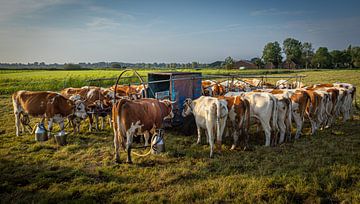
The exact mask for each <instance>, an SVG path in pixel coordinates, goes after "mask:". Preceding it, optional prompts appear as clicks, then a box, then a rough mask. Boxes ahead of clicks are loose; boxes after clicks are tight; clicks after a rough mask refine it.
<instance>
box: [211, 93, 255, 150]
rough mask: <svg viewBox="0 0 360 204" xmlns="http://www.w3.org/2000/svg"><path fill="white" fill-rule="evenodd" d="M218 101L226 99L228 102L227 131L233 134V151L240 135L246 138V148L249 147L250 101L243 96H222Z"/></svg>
mask: <svg viewBox="0 0 360 204" xmlns="http://www.w3.org/2000/svg"><path fill="white" fill-rule="evenodd" d="M217 98H218V99H224V100H226V102H227V108H228V119H227V124H228V125H227V126H228V127H229V128H228V129H227V132H228V133H232V136H233V139H234V140H233V145H232V146H231V150H234V149H235V148H236V146H237V144H238V141H239V135H240V134H242V135H243V136H244V139H245V140H244V142H245V147H244V148H246V147H247V146H248V132H249V129H250V104H249V101H247V100H246V99H244V98H242V97H241V96H229V97H225V96H220V97H217Z"/></svg>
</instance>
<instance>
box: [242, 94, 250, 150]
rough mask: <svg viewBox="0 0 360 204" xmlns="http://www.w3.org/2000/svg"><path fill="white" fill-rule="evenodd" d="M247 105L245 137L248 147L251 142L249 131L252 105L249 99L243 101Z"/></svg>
mask: <svg viewBox="0 0 360 204" xmlns="http://www.w3.org/2000/svg"><path fill="white" fill-rule="evenodd" d="M243 100H244V104H245V120H244V125H243V134H244V136H245V142H246V145H247V143H248V140H249V129H250V103H249V101H248V100H247V99H243Z"/></svg>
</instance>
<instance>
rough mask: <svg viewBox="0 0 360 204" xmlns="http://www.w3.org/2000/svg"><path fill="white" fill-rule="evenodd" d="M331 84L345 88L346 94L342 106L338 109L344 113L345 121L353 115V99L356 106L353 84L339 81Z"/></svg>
mask: <svg viewBox="0 0 360 204" xmlns="http://www.w3.org/2000/svg"><path fill="white" fill-rule="evenodd" d="M333 85H334V87H337V88H345V89H346V90H347V94H346V96H345V99H344V103H343V106H342V107H341V110H340V111H341V112H342V113H343V115H344V117H343V121H344V122H345V121H346V120H348V119H350V118H351V117H353V111H354V110H353V106H352V102H353V100H354V101H355V106H356V107H357V103H356V87H355V86H354V85H353V84H349V83H340V82H336V83H334V84H333Z"/></svg>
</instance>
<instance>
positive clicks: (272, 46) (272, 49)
mask: <svg viewBox="0 0 360 204" xmlns="http://www.w3.org/2000/svg"><path fill="white" fill-rule="evenodd" d="M262 58H263V59H264V62H265V63H266V64H267V63H272V64H273V65H274V66H275V67H278V66H279V64H280V63H281V60H282V56H281V48H280V45H279V43H278V42H277V41H275V42H269V43H268V44H266V45H265V47H264V50H263V56H262Z"/></svg>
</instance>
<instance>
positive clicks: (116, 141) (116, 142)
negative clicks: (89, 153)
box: [114, 128, 120, 163]
mask: <svg viewBox="0 0 360 204" xmlns="http://www.w3.org/2000/svg"><path fill="white" fill-rule="evenodd" d="M114 147H115V161H116V163H120V153H119V148H120V142H119V133H118V131H117V130H116V129H115V128H114Z"/></svg>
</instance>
